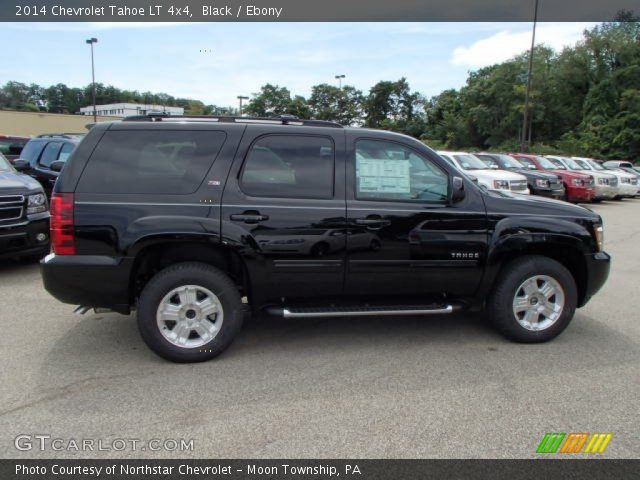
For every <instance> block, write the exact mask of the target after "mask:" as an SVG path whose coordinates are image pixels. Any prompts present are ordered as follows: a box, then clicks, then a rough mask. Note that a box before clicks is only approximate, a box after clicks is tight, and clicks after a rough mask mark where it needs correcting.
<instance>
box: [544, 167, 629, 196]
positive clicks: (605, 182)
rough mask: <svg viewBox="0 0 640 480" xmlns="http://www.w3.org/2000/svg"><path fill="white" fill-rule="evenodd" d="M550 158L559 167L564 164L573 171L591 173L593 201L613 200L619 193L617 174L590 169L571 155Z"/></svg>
mask: <svg viewBox="0 0 640 480" xmlns="http://www.w3.org/2000/svg"><path fill="white" fill-rule="evenodd" d="M548 159H549V160H550V161H551V162H553V163H554V164H556V165H558V168H561V167H560V165H562V166H564V167H565V168H566V169H568V170H570V171H571V172H575V173H585V174H588V175H590V176H591V178H592V179H593V182H594V187H595V195H594V197H593V200H592V201H593V202H595V203H598V202H601V201H602V200H613V199H614V198H615V197H616V195H618V179H617V177H616V176H615V175H609V174H606V173H601V172H598V171H594V170H589V168H587V167H585V166H583V165H582V164H581V163H580V162H578V161H576V160H574V159H572V158H569V157H559V156H549V157H548Z"/></svg>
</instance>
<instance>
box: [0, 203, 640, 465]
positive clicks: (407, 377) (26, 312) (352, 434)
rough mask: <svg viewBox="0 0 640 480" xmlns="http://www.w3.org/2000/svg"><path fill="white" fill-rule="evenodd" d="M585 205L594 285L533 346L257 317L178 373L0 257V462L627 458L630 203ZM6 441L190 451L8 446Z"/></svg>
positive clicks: (631, 353) (634, 282)
mask: <svg viewBox="0 0 640 480" xmlns="http://www.w3.org/2000/svg"><path fill="white" fill-rule="evenodd" d="M591 208H593V209H594V210H595V211H597V212H598V213H599V214H601V215H602V216H603V217H604V220H605V246H606V250H607V251H608V252H609V253H611V254H612V255H613V258H614V261H613V265H612V272H611V276H610V279H609V282H608V283H607V284H606V286H605V287H604V289H603V291H601V292H600V294H599V295H597V296H596V297H595V298H594V299H593V300H592V301H591V303H589V304H588V305H587V306H586V307H585V308H583V309H581V310H579V311H578V313H577V315H576V318H575V319H574V321H573V323H572V324H571V325H570V326H569V328H568V329H567V330H566V331H565V332H564V333H563V334H562V335H561V336H560V337H558V338H557V339H556V340H555V341H553V342H550V343H547V344H540V345H519V344H514V343H510V342H508V341H506V340H504V339H503V338H502V337H501V336H500V335H499V334H497V333H495V332H494V331H493V330H492V329H491V328H489V327H488V326H487V325H486V324H485V323H484V322H483V321H482V320H481V319H480V318H479V317H477V316H473V315H466V316H457V317H443V318H384V319H381V318H374V319H363V318H357V319H348V320H345V319H326V320H281V319H270V318H261V319H254V320H252V321H251V322H250V323H248V324H247V325H246V326H245V328H244V330H243V332H242V334H241V336H240V337H239V338H238V339H237V341H236V342H235V343H234V344H233V345H232V346H231V348H230V349H229V350H228V351H227V352H226V353H225V354H223V356H222V357H220V358H219V359H217V360H214V361H211V362H208V363H202V364H195V365H176V364H171V363H168V362H165V361H163V360H161V359H160V358H158V357H156V356H155V355H154V354H152V353H151V352H150V351H149V350H148V349H147V348H146V346H145V345H144V344H143V343H142V341H141V339H140V337H139V335H138V333H137V329H136V325H135V321H134V317H133V316H122V315H117V314H87V315H85V316H83V317H79V316H75V315H73V314H72V310H73V307H72V306H70V305H63V304H61V303H58V302H57V301H56V300H54V299H53V298H52V297H50V296H49V295H48V294H47V293H46V292H45V291H44V289H43V287H42V283H41V281H40V275H39V271H38V267H37V265H35V264H20V263H2V264H0V298H2V302H1V303H0V321H1V325H2V335H1V337H0V344H1V348H0V363H1V364H2V366H3V368H2V369H1V371H0V384H1V385H2V388H1V390H0V391H1V394H0V432H2V436H1V442H0V456H2V457H11V458H23V457H24V458H27V457H41V458H48V457H74V458H80V457H96V456H97V457H100V458H109V457H118V458H123V457H140V456H142V457H157V458H161V457H172V456H192V457H195V458H207V457H219V458H234V457H238V458H243V457H245V458H246V457H249V458H251V457H253V458H262V457H275V458H287V457H304V458H315V457H325V458H326V457H338V458H340V457H370V458H377V457H394V458H403V457H411V458H416V457H445V458H446V457H450V458H459V457H504V458H508V457H534V456H535V453H534V452H535V449H536V447H537V445H538V443H539V442H540V440H541V439H542V437H543V435H544V434H545V433H546V432H611V433H613V439H612V440H611V442H610V444H609V446H608V448H607V451H606V454H605V456H606V457H618V458H620V457H635V458H637V457H638V456H639V453H640V437H639V436H638V431H639V426H640V425H639V422H638V418H639V417H638V394H639V392H640V382H639V379H640V348H639V344H640V343H639V342H640V322H639V321H638V320H639V318H640V315H639V314H638V298H640V281H639V280H640V278H639V273H638V272H639V271H640V248H639V247H638V245H639V242H640V223H639V222H638V218H640V200H625V201H623V202H606V203H603V204H601V205H596V206H593V207H591ZM19 434H30V435H31V434H46V435H51V436H52V437H53V438H55V437H59V438H62V439H65V443H63V444H59V446H60V445H62V446H63V448H68V447H69V445H70V443H69V439H75V440H80V439H96V441H97V439H103V440H104V442H105V443H104V444H103V446H106V447H108V448H110V447H111V446H112V445H113V444H112V443H110V442H111V441H112V440H114V439H140V440H143V441H144V440H149V439H180V438H184V439H187V440H189V439H193V440H194V443H193V446H194V448H193V450H192V451H187V452H167V451H161V452H150V451H148V450H147V451H144V452H143V451H130V450H129V451H123V452H114V451H102V452H95V451H94V452H91V451H87V452H84V453H83V452H80V453H78V452H75V451H73V450H69V451H67V450H63V451H60V452H56V451H51V450H49V451H45V452H39V451H37V450H35V449H34V450H31V451H25V452H23V451H18V450H16V449H15V447H14V438H15V437H16V436H17V435H19ZM34 443H37V442H34ZM71 445H72V444H71Z"/></svg>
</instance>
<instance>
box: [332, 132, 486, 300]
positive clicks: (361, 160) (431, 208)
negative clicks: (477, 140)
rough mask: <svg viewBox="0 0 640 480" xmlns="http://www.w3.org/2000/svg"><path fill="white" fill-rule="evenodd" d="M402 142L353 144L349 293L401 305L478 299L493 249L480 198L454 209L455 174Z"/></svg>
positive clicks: (353, 140)
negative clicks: (412, 300)
mask: <svg viewBox="0 0 640 480" xmlns="http://www.w3.org/2000/svg"><path fill="white" fill-rule="evenodd" d="M397 138H398V137H397V136H396V137H390V138H389V139H388V140H381V139H379V138H376V139H373V138H366V137H359V136H358V133H357V132H352V133H351V134H350V135H348V137H347V226H348V227H347V231H348V235H347V252H348V264H347V274H346V283H345V293H346V294H347V295H351V296H363V297H375V298H383V297H384V296H385V295H389V296H393V297H394V298H395V301H397V300H398V296H407V297H416V296H417V297H421V298H425V299H426V298H427V297H438V296H440V295H441V294H443V293H445V292H446V293H449V294H453V295H459V296H469V295H472V294H473V293H474V292H475V291H476V289H477V288H478V286H479V283H480V280H481V277H482V265H483V262H484V255H485V252H486V247H487V226H486V215H485V209H484V203H483V202H482V198H481V195H480V194H479V192H478V191H477V190H476V189H475V188H471V189H468V192H467V196H466V197H465V199H464V200H462V201H460V202H458V203H455V204H453V203H451V202H450V200H449V198H450V195H449V189H450V184H451V178H450V177H451V176H452V175H455V173H452V170H451V169H450V168H445V162H444V161H443V160H442V159H441V158H439V157H437V156H436V155H435V154H434V153H433V152H430V151H429V150H428V149H426V148H424V150H423V149H421V148H420V146H419V145H411V144H410V143H406V144H405V143H402V142H399V141H398V140H397ZM416 143H417V142H416Z"/></svg>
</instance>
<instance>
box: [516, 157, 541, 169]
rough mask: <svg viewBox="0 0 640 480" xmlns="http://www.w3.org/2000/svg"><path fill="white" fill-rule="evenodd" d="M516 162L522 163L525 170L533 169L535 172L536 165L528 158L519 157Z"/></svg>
mask: <svg viewBox="0 0 640 480" xmlns="http://www.w3.org/2000/svg"><path fill="white" fill-rule="evenodd" d="M518 161H519V162H520V163H522V164H523V165H524V166H525V167H527V168H532V169H535V170H537V169H538V166H537V165H536V164H535V163H534V162H533V160H531V159H530V158H527V157H520V158H519V159H518Z"/></svg>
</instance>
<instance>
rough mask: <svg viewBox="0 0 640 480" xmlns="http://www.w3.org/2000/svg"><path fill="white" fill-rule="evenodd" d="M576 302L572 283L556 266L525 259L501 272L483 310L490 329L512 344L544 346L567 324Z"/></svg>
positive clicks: (535, 258)
mask: <svg viewBox="0 0 640 480" xmlns="http://www.w3.org/2000/svg"><path fill="white" fill-rule="evenodd" d="M577 299H578V293H577V288H576V284H575V280H574V279H573V276H572V275H571V273H570V272H569V271H568V270H567V269H566V268H565V267H564V266H563V265H561V264H560V263H558V262H556V261H555V260H552V259H551V258H548V257H543V256H537V255H529V256H526V257H522V258H518V259H516V260H513V261H512V262H510V263H509V264H508V265H506V266H505V268H503V270H502V272H501V274H500V275H499V277H498V279H497V283H496V286H495V288H494V290H493V292H492V294H491V296H490V298H489V301H488V304H487V309H488V313H489V316H490V318H491V320H492V321H493V323H494V325H495V326H496V327H497V328H498V330H500V332H502V334H503V335H504V336H505V337H507V338H508V339H510V340H513V341H516V342H527V343H533V342H546V341H548V340H551V339H553V338H555V337H556V336H557V335H559V334H560V333H561V332H562V331H563V330H564V329H565V328H566V327H567V326H568V325H569V323H570V322H571V319H572V318H573V315H574V313H575V309H576V304H577Z"/></svg>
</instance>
